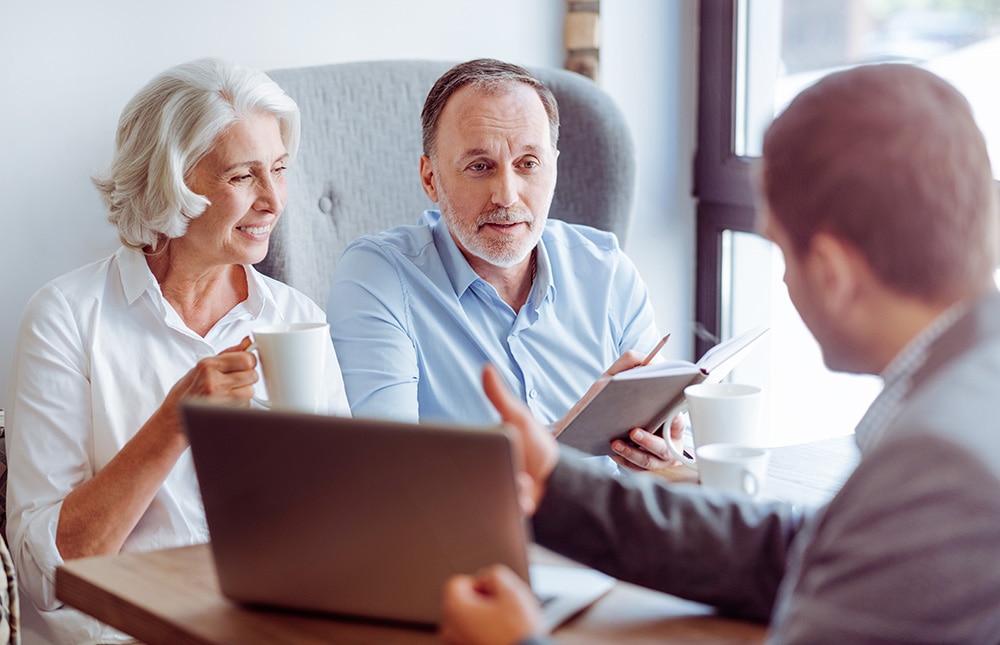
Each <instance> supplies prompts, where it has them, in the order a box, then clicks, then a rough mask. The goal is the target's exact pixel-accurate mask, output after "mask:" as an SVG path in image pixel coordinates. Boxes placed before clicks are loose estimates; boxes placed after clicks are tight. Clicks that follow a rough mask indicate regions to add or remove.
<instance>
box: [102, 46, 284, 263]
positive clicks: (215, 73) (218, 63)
mask: <svg viewBox="0 0 1000 645" xmlns="http://www.w3.org/2000/svg"><path fill="white" fill-rule="evenodd" d="M254 112H265V113H268V114H273V115H274V116H275V117H276V118H277V120H278V124H279V128H280V131H281V140H282V142H283V143H284V144H285V148H286V149H287V150H288V157H289V161H291V160H292V159H294V158H295V153H296V151H297V150H298V146H299V129H300V118H299V108H298V106H297V105H296V104H295V101H293V100H292V99H291V98H290V97H289V96H288V95H286V94H285V92H284V91H283V90H282V89H281V88H280V87H279V86H278V84H277V83H275V82H274V81H272V80H271V79H270V78H269V77H268V76H267V74H264V73H263V72H260V71H257V70H254V69H250V68H247V67H243V66H240V65H235V64H233V63H230V62H227V61H224V60H221V59H218V58H204V59H199V60H195V61H191V62H188V63H183V64H181V65H177V66H176V67H172V68H170V69H168V70H166V71H165V72H163V73H161V74H159V75H158V76H156V77H155V78H153V80H151V81H150V82H149V83H147V84H146V86H145V87H143V88H142V89H141V90H140V91H139V93H138V94H136V95H135V97H134V98H133V99H132V100H131V101H129V103H128V105H126V106H125V109H124V110H123V111H122V115H121V118H120V119H119V121H118V133H117V136H116V139H115V153H114V159H113V161H112V164H111V170H110V172H108V173H107V174H106V175H104V176H95V177H94V178H93V181H94V184H95V185H96V186H97V188H98V190H99V191H100V192H101V197H102V198H103V200H104V202H105V204H107V207H108V213H109V214H108V220H109V221H110V222H111V223H112V224H114V225H115V227H116V228H117V229H118V234H119V236H120V237H121V240H122V243H123V244H126V245H128V246H131V247H135V248H144V247H150V248H151V249H153V250H156V249H157V247H159V246H160V244H161V243H162V242H164V241H165V240H167V239H170V238H175V237H180V236H182V235H184V232H185V231H186V230H187V226H188V222H190V221H191V219H193V218H195V217H197V216H198V215H201V214H202V213H203V212H204V211H205V208H206V207H207V206H208V205H209V201H208V200H207V199H206V198H205V197H203V196H202V195H197V194H195V193H194V192H192V191H191V189H189V188H188V187H187V184H185V179H186V178H187V177H188V175H189V173H190V172H191V170H192V169H193V168H194V166H195V164H197V163H198V161H199V160H200V159H201V158H202V157H203V156H204V155H205V154H206V153H207V152H208V151H209V150H210V149H211V147H212V145H213V144H214V143H215V140H216V139H217V138H218V136H219V135H220V134H222V133H223V132H224V131H225V130H226V129H227V128H228V127H229V126H231V125H232V124H233V123H235V122H236V121H239V120H240V119H242V118H245V117H246V116H248V115H250V114H252V113H254Z"/></svg>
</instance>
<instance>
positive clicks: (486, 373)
mask: <svg viewBox="0 0 1000 645" xmlns="http://www.w3.org/2000/svg"><path fill="white" fill-rule="evenodd" d="M483 391H484V392H485V393H486V397H487V398H488V399H489V400H490V402H491V403H492V404H493V407H495V408H496V409H497V412H499V413H500V418H501V419H502V420H503V422H504V423H505V424H506V425H507V426H509V427H510V428H512V429H513V430H514V432H512V433H511V435H510V436H511V443H512V444H513V448H514V458H515V460H516V461H517V466H518V474H517V483H518V489H519V493H520V497H521V499H520V504H521V509H522V510H523V511H524V512H525V513H526V514H528V515H531V514H533V513H534V512H535V509H536V508H538V502H539V501H541V499H542V496H543V495H544V494H545V484H546V482H548V480H549V475H550V474H552V469H553V468H555V467H556V462H557V461H559V445H558V444H557V443H556V440H555V437H553V436H552V434H551V433H550V432H549V431H548V430H547V429H546V428H544V427H543V426H542V425H541V424H539V423H538V422H537V421H535V418H534V417H533V416H532V415H531V410H529V409H528V406H526V405H525V404H524V403H523V402H521V401H520V400H519V399H517V398H516V397H514V395H512V394H511V393H510V390H509V389H508V388H507V384H506V383H504V381H503V377H502V376H500V373H499V372H497V370H496V368H495V367H493V366H492V365H487V366H486V367H485V368H483Z"/></svg>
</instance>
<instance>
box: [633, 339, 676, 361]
mask: <svg viewBox="0 0 1000 645" xmlns="http://www.w3.org/2000/svg"><path fill="white" fill-rule="evenodd" d="M668 340H670V334H667V335H666V336H664V337H663V338H661V339H660V342H658V343H656V347H654V348H653V351H651V352H650V353H649V355H648V356H646V358H644V359H642V362H641V363H639V366H642V365H649V361H651V360H653V357H654V356H656V355H657V354H658V353H659V352H660V350H661V349H663V346H664V345H666V344H667V341H668Z"/></svg>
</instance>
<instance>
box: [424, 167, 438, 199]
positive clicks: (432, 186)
mask: <svg viewBox="0 0 1000 645" xmlns="http://www.w3.org/2000/svg"><path fill="white" fill-rule="evenodd" d="M420 184H421V185H422V186H423V187H424V194H426V195H427V197H428V198H429V199H430V200H431V201H432V202H434V203H435V204H436V203H437V201H438V191H437V178H436V177H435V175H434V164H432V163H431V158H430V157H428V156H427V155H420Z"/></svg>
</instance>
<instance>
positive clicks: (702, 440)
mask: <svg viewBox="0 0 1000 645" xmlns="http://www.w3.org/2000/svg"><path fill="white" fill-rule="evenodd" d="M762 397H763V393H762V391H761V389H760V388H759V387H757V386H755V385H744V384H740V383H698V384H696V385H689V386H688V387H686V388H684V398H685V400H686V403H685V407H687V410H688V414H689V415H690V417H691V434H692V437H693V438H694V448H695V455H696V456H697V451H698V448H700V447H701V446H707V445H708V444H712V443H734V444H741V445H754V444H756V443H757V442H758V440H759V437H758V434H759V431H760V413H761V398H762ZM667 446H668V447H669V448H670V451H671V452H672V453H673V454H674V456H675V457H677V458H678V459H680V460H681V461H682V462H684V464H685V465H687V466H690V467H691V468H697V467H698V466H697V461H696V459H692V458H691V457H689V456H688V455H685V454H683V453H681V452H680V451H678V450H677V448H676V447H675V446H674V445H673V442H671V441H668V442H667Z"/></svg>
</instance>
